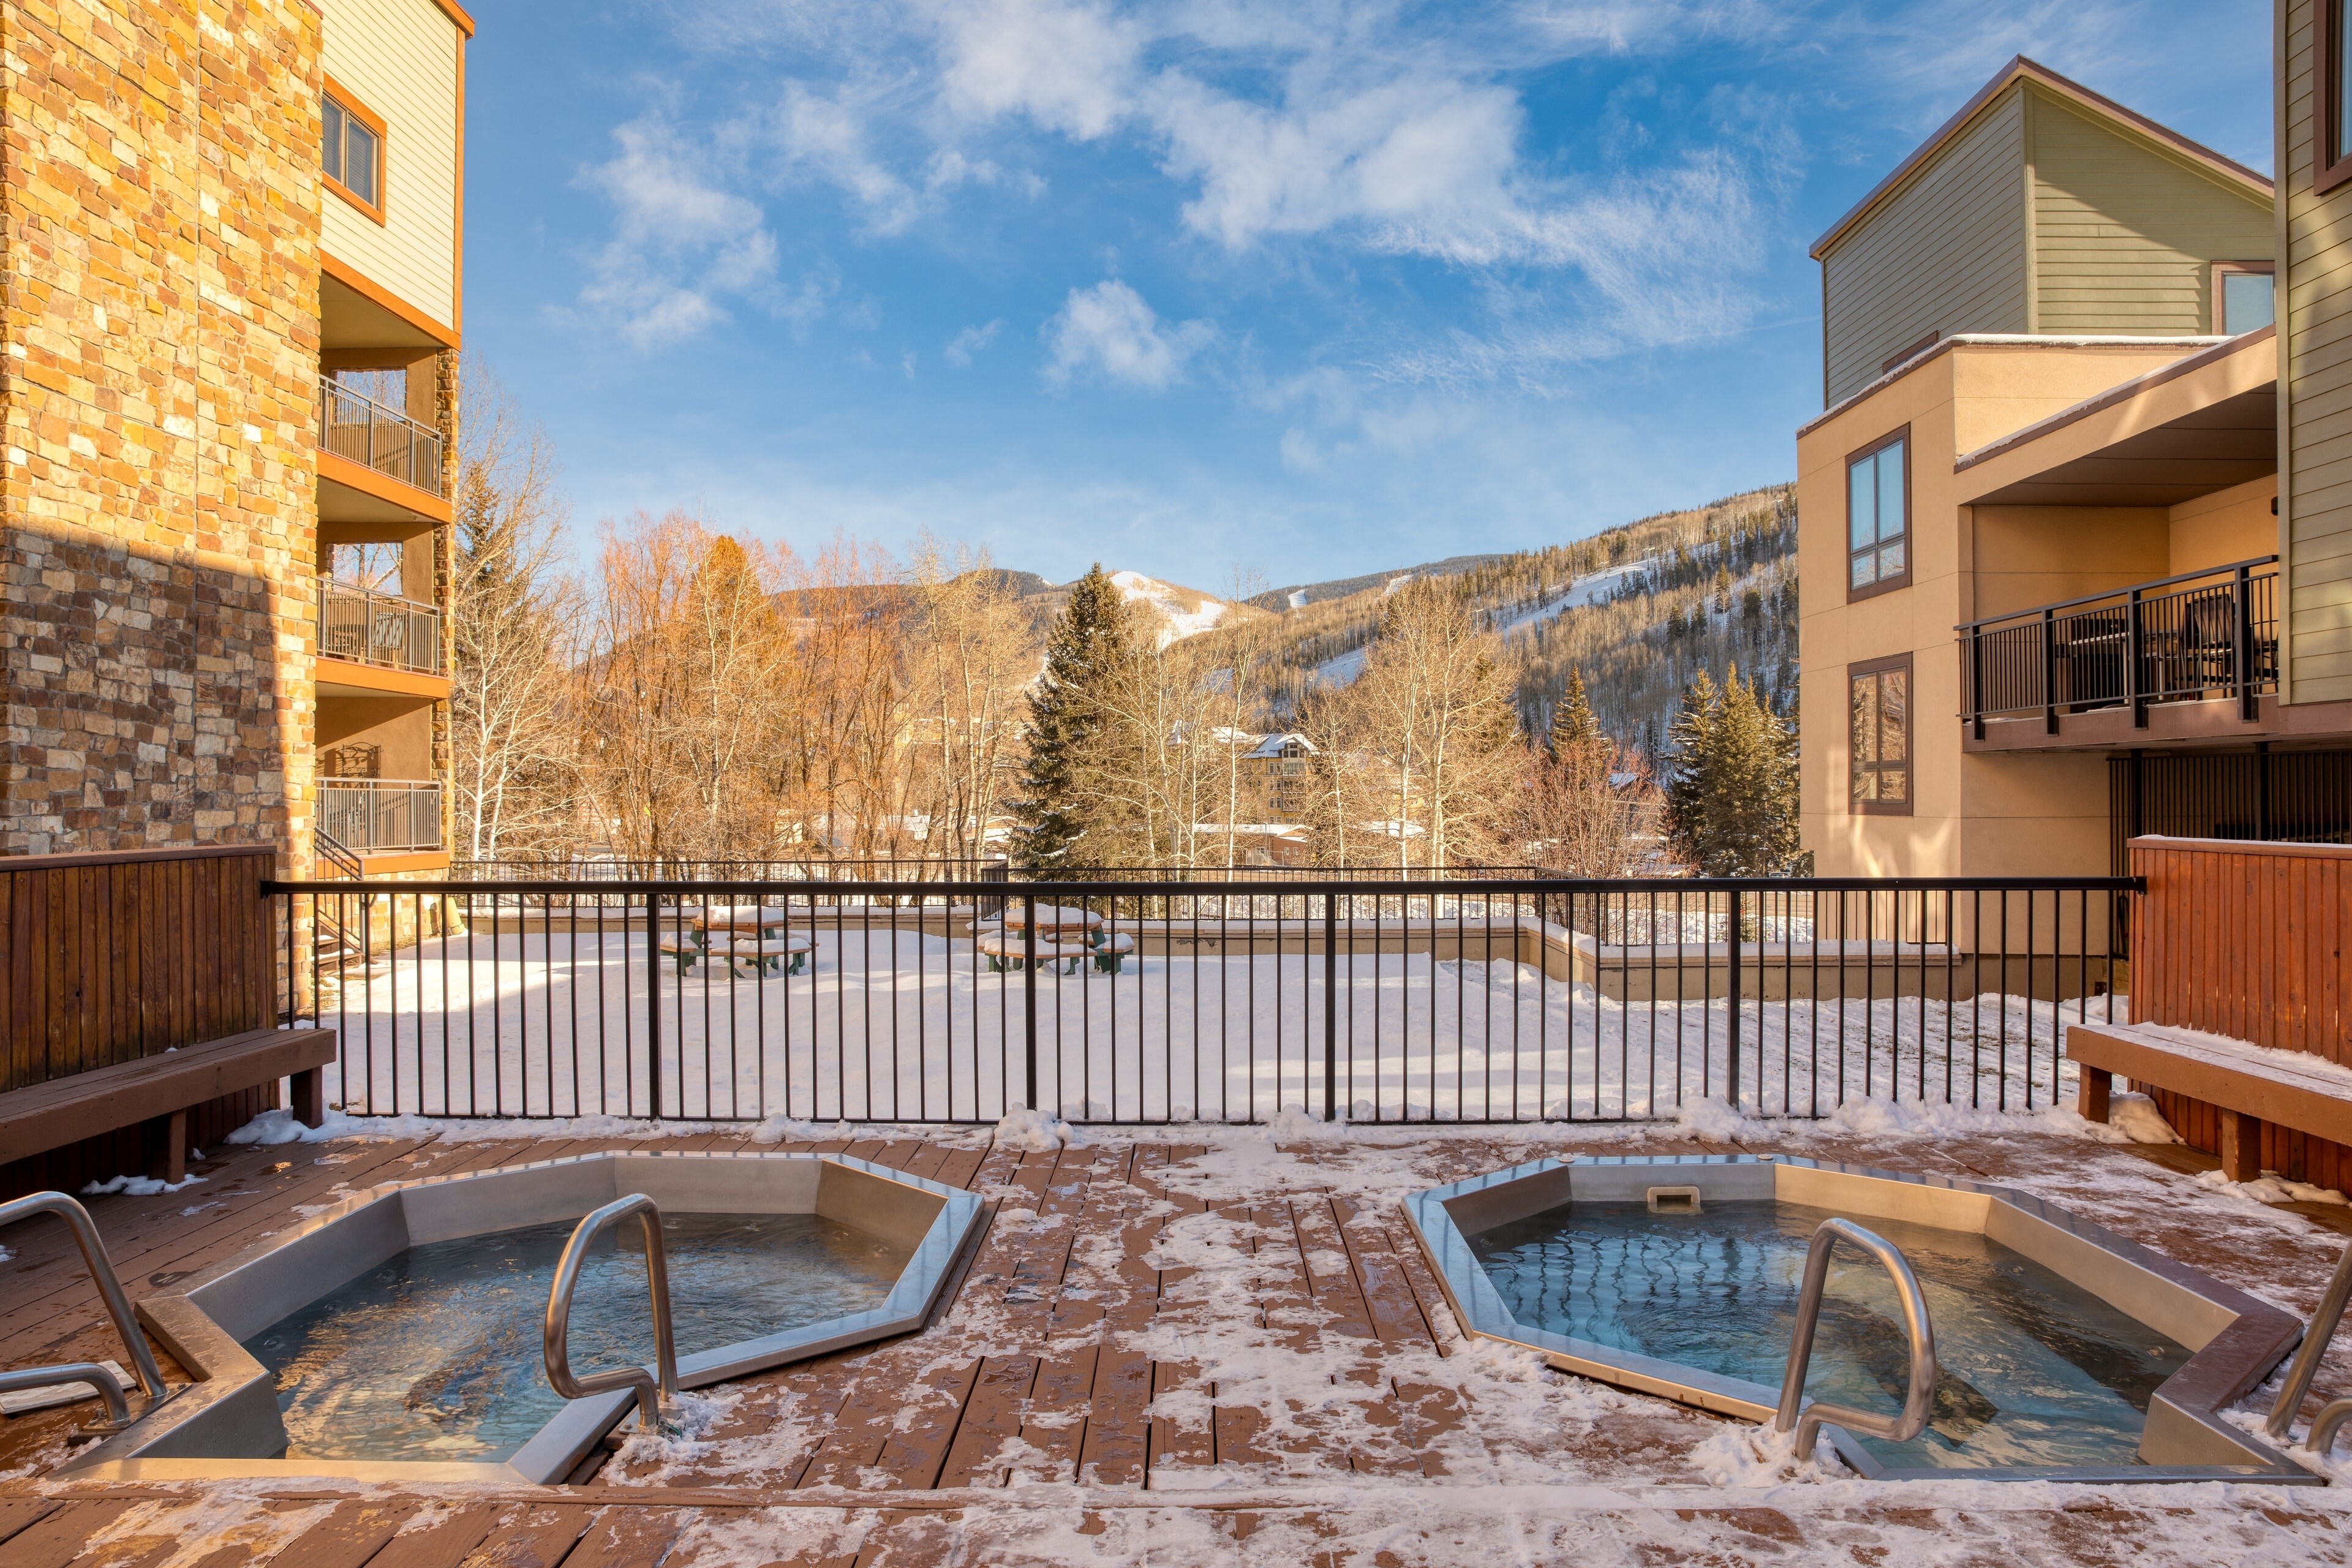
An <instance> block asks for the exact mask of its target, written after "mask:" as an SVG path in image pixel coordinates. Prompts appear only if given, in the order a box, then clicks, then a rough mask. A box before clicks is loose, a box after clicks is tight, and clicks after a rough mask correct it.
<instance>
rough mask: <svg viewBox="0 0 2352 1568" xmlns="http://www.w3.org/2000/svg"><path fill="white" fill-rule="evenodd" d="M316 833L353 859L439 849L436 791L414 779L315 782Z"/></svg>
mask: <svg viewBox="0 0 2352 1568" xmlns="http://www.w3.org/2000/svg"><path fill="white" fill-rule="evenodd" d="M316 827H317V830H318V832H319V834H320V836H321V837H322V838H323V839H324V840H326V841H328V842H331V843H332V844H333V845H334V846H335V847H340V848H342V849H348V850H350V851H352V853H353V854H357V855H394V854H416V853H420V852H423V851H428V850H436V849H438V848H440V847H441V785H440V784H439V783H438V782H437V781H434V780H418V779H336V778H329V779H320V781H319V814H318V817H317V821H316Z"/></svg>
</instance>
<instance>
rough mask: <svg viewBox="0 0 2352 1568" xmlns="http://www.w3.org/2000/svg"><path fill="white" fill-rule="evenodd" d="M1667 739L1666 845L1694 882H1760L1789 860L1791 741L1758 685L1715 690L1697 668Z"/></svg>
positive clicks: (1793, 786) (1793, 783)
mask: <svg viewBox="0 0 2352 1568" xmlns="http://www.w3.org/2000/svg"><path fill="white" fill-rule="evenodd" d="M1668 739H1669V741H1670V742H1671V743H1672V745H1673V747H1674V750H1673V752H1672V753H1671V755H1670V756H1669V757H1668V759H1667V772H1666V805H1667V808H1668V810H1669V812H1670V813H1671V814H1672V817H1673V829H1672V831H1673V837H1674V842H1675V849H1676V850H1677V852H1678V853H1680V854H1681V856H1682V857H1683V858H1684V859H1685V860H1686V861H1688V862H1689V863H1690V864H1691V865H1692V866H1693V867H1694V868H1696V870H1697V872H1698V874H1699V875H1700V876H1702V877H1769V876H1777V875H1780V874H1782V873H1785V872H1786V871H1788V870H1789V869H1790V867H1791V866H1792V865H1793V864H1794V863H1795V861H1796V859H1797V855H1798V820H1797V736H1796V731H1795V728H1794V727H1793V726H1792V725H1790V724H1787V723H1785V722H1783V721H1781V720H1780V718H1779V717H1777V716H1776V715H1775V714H1774V713H1773V712H1772V710H1771V708H1770V706H1769V703H1768V702H1767V700H1766V699H1765V696H1764V692H1763V689H1762V685H1761V683H1760V682H1755V681H1751V682H1748V683H1745V684H1743V683H1742V682H1741V681H1740V679H1739V672H1738V670H1737V669H1734V670H1733V671H1732V672H1731V676H1730V679H1729V681H1728V683H1727V685H1725V686H1723V687H1721V688H1717V686H1716V684H1715V682H1714V681H1712V680H1710V679H1707V677H1706V672H1705V671H1704V670H1702V671H1700V673H1699V676H1698V679H1696V680H1694V681H1693V682H1692V683H1691V687H1690V690H1689V692H1688V693H1687V694H1686V695H1685V698H1684V700H1683V707H1682V711H1681V712H1680V713H1678V714H1677V715H1676V716H1675V722H1674V728H1673V730H1672V731H1670V732H1669V735H1668Z"/></svg>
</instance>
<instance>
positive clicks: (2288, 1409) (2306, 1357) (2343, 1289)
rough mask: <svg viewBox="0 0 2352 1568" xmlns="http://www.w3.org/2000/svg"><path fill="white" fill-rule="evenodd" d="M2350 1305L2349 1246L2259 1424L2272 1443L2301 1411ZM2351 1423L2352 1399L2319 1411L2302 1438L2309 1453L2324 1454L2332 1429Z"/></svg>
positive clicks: (2351, 1249) (2351, 1268) (2332, 1438)
mask: <svg viewBox="0 0 2352 1568" xmlns="http://www.w3.org/2000/svg"><path fill="white" fill-rule="evenodd" d="M2347 1302H2352V1244H2347V1245H2346V1247H2345V1248H2344V1256H2343V1258H2340V1259H2338V1260H2337V1262H2336V1274H2335V1277H2334V1278H2333V1279H2329V1280H2328V1281H2327V1289H2326V1290H2325V1291H2324V1292H2322V1293H2321V1295H2320V1298H2319V1310H2317V1311H2316V1312H2314V1313H2313V1314H2312V1315H2311V1323H2310V1326H2309V1327H2307V1328H2305V1330H2304V1331H2303V1343H2302V1345H2301V1346H2300V1347H2299V1348H2297V1350H2296V1351H2295V1352H2294V1365H2292V1366H2290V1367H2288V1368H2287V1371H2286V1383H2285V1384H2284V1386H2282V1387H2281V1388H2280V1389H2279V1396H2278V1399H2277V1401H2276V1402H2275V1403H2273V1405H2271V1418H2270V1419H2269V1420H2268V1421H2266V1422H2264V1423H2263V1431H2265V1432H2267V1433H2269V1434H2270V1436H2271V1437H2272V1439H2273V1441H2274V1442H2284V1441H2285V1440H2286V1435H2287V1429H2288V1428H2289V1427H2291V1426H2294V1413H2295V1412H2296V1411H2297V1410H2300V1409H2302V1408H2303V1396H2304V1395H2305V1394H2307V1393H2309V1392H2310V1390H2311V1376H2312V1373H2315V1372H2317V1371H2318V1370H2319V1358H2320V1357H2321V1356H2324V1355H2326V1353H2327V1342H2328V1341H2330V1340H2332V1339H2334V1338H2335V1337H2336V1325H2337V1324H2339V1323H2341V1322H2343V1321H2344V1309H2345V1306H2346V1304H2347ZM2347 1420H2352V1399H2339V1400H2336V1402H2335V1403H2334V1404H2332V1405H2328V1406H2327V1408H2326V1409H2325V1410H2322V1411H2321V1412H2320V1413H2319V1414H2318V1415H2317V1416H2316V1417H2315V1418H2314V1419H2313V1421H2312V1423H2311V1436H2309V1437H2308V1438H2307V1439H2306V1441H2307V1442H2309V1444H2310V1445H2311V1447H2312V1448H2313V1450H2314V1451H2315V1452H2317V1453H2321V1454H2325V1453H2326V1452H2327V1447H2328V1445H2329V1444H2331V1443H2333V1442H2334V1441H2335V1440H2336V1428H2338V1427H2340V1426H2343V1425H2344V1423H2345V1422H2346V1421H2347Z"/></svg>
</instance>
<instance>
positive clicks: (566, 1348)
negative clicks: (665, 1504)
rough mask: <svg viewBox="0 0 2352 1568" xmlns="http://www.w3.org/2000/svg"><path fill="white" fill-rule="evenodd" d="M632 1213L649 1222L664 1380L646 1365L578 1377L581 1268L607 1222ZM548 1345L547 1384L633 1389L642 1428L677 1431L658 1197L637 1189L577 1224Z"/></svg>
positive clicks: (567, 1247)
mask: <svg viewBox="0 0 2352 1568" xmlns="http://www.w3.org/2000/svg"><path fill="white" fill-rule="evenodd" d="M630 1215H636V1216H637V1219H638V1222H639V1223H640V1224H641V1225H643V1226H644V1227H645V1237H646V1288H647V1289H648V1290H650V1291H651V1292H652V1295H653V1308H654V1365H655V1368H656V1371H657V1372H658V1373H659V1374H660V1376H659V1381H658V1382H656V1376H655V1373H649V1372H647V1371H646V1369H645V1368H644V1367H641V1366H625V1367H616V1368H614V1370H613V1371H611V1372H599V1373H591V1374H590V1375H588V1376H586V1377H577V1376H574V1375H573V1374H572V1352H571V1345H570V1339H571V1333H572V1291H573V1290H574V1289H577V1288H578V1286H579V1284H580V1268H581V1265H582V1264H583V1263H585V1262H586V1261H587V1259H588V1244H589V1243H590V1242H592V1241H593V1240H595V1239H596V1237H597V1235H598V1233H599V1232H601V1231H603V1230H604V1228H605V1227H606V1226H611V1225H614V1224H617V1223H619V1222H620V1221H622V1220H624V1219H626V1218H628V1217H629V1216H630ZM545 1350H546V1357H547V1381H548V1384H549V1386H551V1387H552V1388H553V1389H554V1390H555V1392H556V1393H558V1394H562V1396H563V1397H564V1398H566V1399H585V1398H587V1397H589V1396H590V1395H591V1394H604V1393H608V1392H610V1391H611V1390H613V1389H615V1388H628V1389H634V1390H635V1391H636V1395H637V1430H638V1431H640V1432H656V1431H658V1432H671V1433H674V1432H676V1431H677V1424H676V1422H674V1421H673V1420H672V1419H671V1418H670V1413H671V1412H672V1411H673V1410H675V1409H676V1408H677V1340H676V1338H675V1337H674V1336H673V1335H672V1334H671V1332H670V1318H669V1258H668V1256H667V1253H665V1252H664V1251H663V1249H662V1229H661V1210H660V1209H659V1208H658V1207H656V1206H655V1204H654V1201H653V1199H651V1198H649V1197H647V1196H646V1194H643V1193H632V1194H629V1195H628V1196H627V1197H625V1198H622V1199H620V1200H618V1201H617V1202H614V1203H609V1204H606V1205H604V1207H603V1208H600V1209H598V1210H597V1211H596V1212H595V1213H593V1214H592V1215H589V1216H588V1217H587V1218H585V1219H583V1220H582V1221H581V1222H580V1224H579V1225H578V1226H576V1227H574V1229H573V1230H572V1239H571V1240H570V1241H567V1242H565V1243H564V1244H563V1257H562V1260H561V1261H560V1262H558V1263H557V1264H556V1266H555V1280H554V1282H553V1283H552V1284H551V1285H550V1286H549V1287H548V1291H547V1326H546V1339H545Z"/></svg>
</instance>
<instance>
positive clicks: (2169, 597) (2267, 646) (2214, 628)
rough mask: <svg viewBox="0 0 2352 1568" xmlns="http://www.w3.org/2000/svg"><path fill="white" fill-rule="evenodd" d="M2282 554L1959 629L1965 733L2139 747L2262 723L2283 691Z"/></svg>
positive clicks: (2014, 741)
mask: <svg viewBox="0 0 2352 1568" xmlns="http://www.w3.org/2000/svg"><path fill="white" fill-rule="evenodd" d="M2277 562H2278V557H2277V556H2275V555H2264V556H2259V557H2256V558H2255V559H2252V560H2249V561H2239V562H2233V563H2231V564H2229V565H2226V566H2216V567H2212V568H2210V569H2208V570H2206V571H2203V572H2190V573H2184V574H2181V575H2179V576H2177V577H2160V578H2158V579H2156V580H2155V581H2153V582H2147V583H2139V584H2133V585H2132V586H2130V587H2128V588H2118V589H2116V590H2113V591H2112V592H2109V593H2105V594H2094V595H2086V596H2084V597H2083V598H2079V599H2065V600H2061V601H2059V602H2058V603H2056V604H2052V605H2036V606H2035V607H2033V608H2032V609H2029V610H2019V611H2016V612H2014V613H2012V614H2010V615H2005V616H1990V617H1988V618H1986V619H1984V620H1981V621H1971V622H1969V623H1968V624H1967V625H1964V626H1959V627H1958V628H1957V630H1958V634H1959V653H1960V672H1961V710H1960V718H1961V720H1962V721H1963V722H1964V723H1966V724H1967V725H1968V727H1969V742H1971V743H1972V746H1982V745H1988V744H1989V745H1991V746H1993V747H1996V748H2006V747H2017V748H2021V749H2024V748H2033V747H2047V746H2048V745H2050V744H2051V743H2052V738H2053V737H2055V738H2056V743H2058V744H2061V745H2063V744H2067V743H2074V744H2082V745H2115V744H2127V745H2133V744H2140V743H2143V742H2147V741H2163V740H2203V739H2214V738H2222V737H2226V736H2228V735H2231V734H2236V735H2247V734H2252V733H2254V732H2255V731H2256V730H2257V729H2258V728H2259V727H2260V726H2261V725H2262V724H2263V720H2264V714H2265V709H2264V706H2263V699H2264V698H2266V697H2272V698H2274V697H2275V696H2276V694H2277V691H2278V605H2277V588H2278V571H2277ZM2192 708H2193V709H2194V711H2193V712H2188V711H2184V710H2189V709H2192ZM2217 720H2218V721H2219V722H2218V723H2217V722H2216V721H2217ZM2035 721H2039V722H2035Z"/></svg>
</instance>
